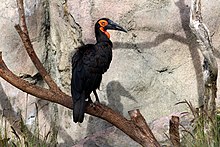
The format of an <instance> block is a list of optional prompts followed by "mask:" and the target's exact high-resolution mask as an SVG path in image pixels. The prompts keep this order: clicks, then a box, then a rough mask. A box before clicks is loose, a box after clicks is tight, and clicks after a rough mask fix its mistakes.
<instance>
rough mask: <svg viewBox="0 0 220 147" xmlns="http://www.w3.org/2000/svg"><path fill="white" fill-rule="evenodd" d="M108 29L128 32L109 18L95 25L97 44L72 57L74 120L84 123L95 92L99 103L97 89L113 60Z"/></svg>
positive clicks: (79, 50) (80, 50)
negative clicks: (86, 109)
mask: <svg viewBox="0 0 220 147" xmlns="http://www.w3.org/2000/svg"><path fill="white" fill-rule="evenodd" d="M107 29H114V30H120V31H124V32H126V31H125V30H124V29H123V28H122V27H121V26H119V25H117V24H116V23H114V22H113V21H111V20H110V19H107V18H102V19H100V20H98V21H97V23H96V24H95V36H96V40H97V43H96V44H87V45H84V46H81V47H79V48H78V49H77V51H76V53H75V54H74V56H73V57H72V80H71V94H72V98H73V107H74V109H73V120H74V122H80V123H81V122H83V119H84V112H85V104H86V99H88V100H89V101H92V100H91V97H90V94H91V93H92V92H93V93H94V94H95V97H96V101H98V102H99V98H98V95H97V93H96V89H98V88H99V86H100V83H101V80H102V74H104V73H105V72H106V71H107V70H108V68H109V66H110V63H111V60H112V42H111V41H110V39H109V38H110V35H109V33H108V32H107V31H106V30H107Z"/></svg>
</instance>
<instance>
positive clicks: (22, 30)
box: [15, 0, 60, 91]
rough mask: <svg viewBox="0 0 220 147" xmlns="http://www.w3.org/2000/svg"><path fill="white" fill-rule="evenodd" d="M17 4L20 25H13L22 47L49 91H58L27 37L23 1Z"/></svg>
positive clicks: (18, 0)
mask: <svg viewBox="0 0 220 147" xmlns="http://www.w3.org/2000/svg"><path fill="white" fill-rule="evenodd" d="M17 3H18V12H19V20H20V21H19V23H20V25H15V29H16V30H17V32H18V34H19V35H20V38H21V40H22V42H23V44H24V47H25V49H26V51H27V53H28V55H29V56H30V58H31V60H32V62H33V63H34V65H35V67H36V68H37V70H38V71H39V73H40V74H41V76H42V77H43V79H44V81H45V82H46V83H47V84H48V86H49V87H50V89H51V90H53V91H60V89H59V87H58V86H57V84H56V83H55V82H54V81H53V79H52V78H51V77H50V76H49V74H48V73H47V71H46V69H45V68H44V67H43V65H42V63H41V62H40V60H39V58H38V57H37V55H36V53H35V51H34V49H33V45H32V44H31V40H30V37H29V35H28V30H27V25H26V21H25V13H24V6H23V0H17Z"/></svg>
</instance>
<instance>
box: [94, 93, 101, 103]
mask: <svg viewBox="0 0 220 147" xmlns="http://www.w3.org/2000/svg"><path fill="white" fill-rule="evenodd" d="M93 93H94V95H95V99H96V101H95V102H97V103H100V101H99V97H98V94H97V93H96V90H93Z"/></svg>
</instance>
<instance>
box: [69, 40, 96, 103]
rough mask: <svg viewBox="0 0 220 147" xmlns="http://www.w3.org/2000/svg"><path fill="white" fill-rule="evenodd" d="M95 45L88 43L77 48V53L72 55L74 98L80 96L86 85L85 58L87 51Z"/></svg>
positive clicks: (72, 91)
mask: <svg viewBox="0 0 220 147" xmlns="http://www.w3.org/2000/svg"><path fill="white" fill-rule="evenodd" d="M93 48H94V45H92V44H87V45H84V46H81V47H79V48H78V49H77V51H76V53H75V54H74V55H73V57H72V80H71V93H72V96H73V97H74V100H78V99H79V98H80V94H81V93H82V92H83V88H84V87H85V77H86V72H85V68H84V66H85V65H84V63H83V59H84V56H87V53H86V52H90V50H93Z"/></svg>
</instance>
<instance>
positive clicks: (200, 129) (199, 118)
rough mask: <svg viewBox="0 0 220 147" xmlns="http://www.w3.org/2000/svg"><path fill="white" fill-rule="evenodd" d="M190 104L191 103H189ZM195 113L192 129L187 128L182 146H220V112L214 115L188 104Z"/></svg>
mask: <svg viewBox="0 0 220 147" xmlns="http://www.w3.org/2000/svg"><path fill="white" fill-rule="evenodd" d="M187 103H188V102H187ZM188 104H189V103H188ZM188 106H189V107H190V110H191V111H194V112H192V113H193V116H194V118H193V121H192V128H193V129H192V130H191V131H189V130H187V131H186V130H185V131H184V132H186V133H184V135H183V140H182V142H181V146H183V147H219V146H220V113H219V112H216V114H215V115H214V116H212V117H211V115H210V114H209V113H208V112H206V111H204V110H203V109H202V108H199V109H195V108H193V107H192V105H191V104H190V105H188Z"/></svg>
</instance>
